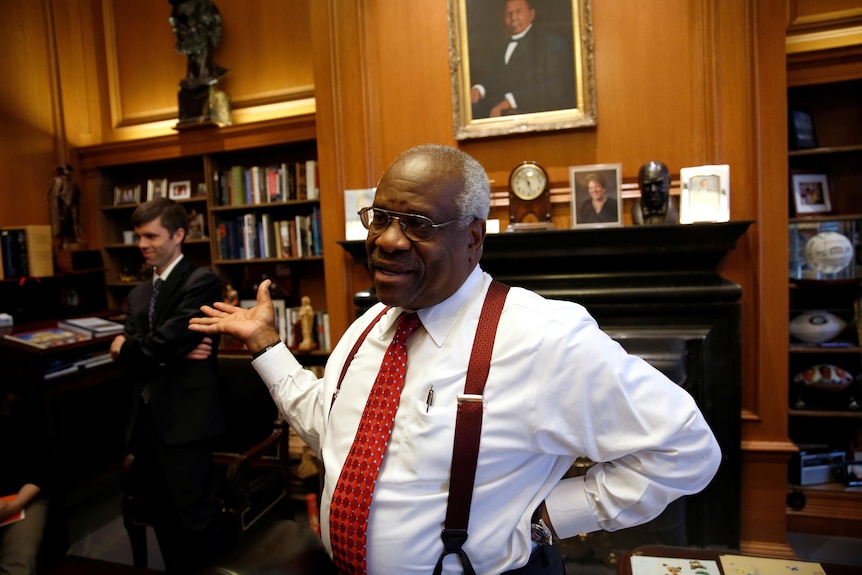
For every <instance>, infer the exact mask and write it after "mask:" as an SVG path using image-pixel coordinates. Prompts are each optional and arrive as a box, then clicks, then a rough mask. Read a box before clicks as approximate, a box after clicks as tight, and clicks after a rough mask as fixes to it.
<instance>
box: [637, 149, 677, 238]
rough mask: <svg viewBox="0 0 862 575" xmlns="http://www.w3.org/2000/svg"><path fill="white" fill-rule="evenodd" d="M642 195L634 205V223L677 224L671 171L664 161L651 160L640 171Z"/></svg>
mask: <svg viewBox="0 0 862 575" xmlns="http://www.w3.org/2000/svg"><path fill="white" fill-rule="evenodd" d="M638 185H639V186H640V190H641V197H640V199H638V200H637V201H636V202H635V203H634V205H632V222H633V223H634V224H636V225H637V224H647V225H650V224H675V223H677V222H679V216H678V215H677V211H676V209H675V208H674V206H673V203H672V201H671V198H670V172H669V171H668V169H667V166H665V165H664V164H663V163H662V162H658V161H655V160H652V161H649V162H647V163H645V164H644V165H642V166H641V168H640V170H639V171H638Z"/></svg>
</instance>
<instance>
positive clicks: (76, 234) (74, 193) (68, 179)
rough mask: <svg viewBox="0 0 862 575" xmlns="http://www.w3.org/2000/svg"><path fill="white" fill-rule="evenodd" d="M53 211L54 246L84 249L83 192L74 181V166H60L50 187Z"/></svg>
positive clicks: (49, 197)
mask: <svg viewBox="0 0 862 575" xmlns="http://www.w3.org/2000/svg"><path fill="white" fill-rule="evenodd" d="M47 197H48V205H49V207H50V210H51V233H52V235H53V237H54V245H55V247H58V248H60V249H64V250H68V249H77V248H81V247H84V233H83V232H84V227H83V226H82V225H81V218H80V210H81V190H80V188H78V184H76V183H75V182H74V180H72V166H70V165H69V164H60V165H58V166H57V168H56V175H55V176H54V178H53V179H52V180H51V183H50V185H49V186H48V196H47Z"/></svg>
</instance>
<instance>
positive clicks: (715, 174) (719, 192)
mask: <svg viewBox="0 0 862 575" xmlns="http://www.w3.org/2000/svg"><path fill="white" fill-rule="evenodd" d="M679 187H680V189H679V195H680V198H679V223H681V224H695V223H699V222H704V223H705V222H727V221H730V165H728V164H718V165H708V166H692V167H687V168H680V170H679Z"/></svg>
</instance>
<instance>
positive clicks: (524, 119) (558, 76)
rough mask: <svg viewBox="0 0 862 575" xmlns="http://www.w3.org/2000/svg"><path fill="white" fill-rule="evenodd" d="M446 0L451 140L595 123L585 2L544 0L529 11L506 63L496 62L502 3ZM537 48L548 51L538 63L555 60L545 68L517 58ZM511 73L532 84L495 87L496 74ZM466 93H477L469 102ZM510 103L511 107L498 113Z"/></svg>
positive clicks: (503, 40)
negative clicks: (529, 23)
mask: <svg viewBox="0 0 862 575" xmlns="http://www.w3.org/2000/svg"><path fill="white" fill-rule="evenodd" d="M448 2H449V63H450V72H451V77H452V95H453V112H454V114H453V116H454V118H453V119H454V136H455V139H456V140H465V139H470V138H482V137H489V136H503V135H508V134H520V133H524V132H539V131H548V130H562V129H570V128H582V127H589V126H595V125H596V88H595V66H594V54H593V32H592V30H593V27H592V14H591V0H548V1H547V2H545V3H543V4H542V5H541V7H540V8H536V9H533V10H532V12H533V18H532V27H531V28H530V29H529V30H528V31H527V32H526V33H525V35H524V37H522V38H519V40H518V48H515V49H514V52H512V54H511V58H510V59H509V62H508V63H507V64H503V60H504V59H505V55H504V54H505V52H506V46H507V45H508V43H509V41H510V38H509V36H510V31H509V30H507V29H506V25H505V24H504V9H503V6H505V4H501V3H497V2H472V1H470V0H448ZM507 20H509V21H511V19H507ZM513 28H514V25H513ZM522 33H523V32H522ZM540 33H541V34H540ZM517 36H518V34H516V37H517ZM519 49H520V50H521V52H520V53H519ZM539 49H542V50H543V51H544V52H545V53H546V54H547V53H548V52H551V51H552V53H553V54H554V56H553V57H545V58H543V59H542V61H547V62H554V63H559V65H557V66H548V67H547V68H546V67H543V66H537V65H535V64H526V63H525V62H523V60H526V59H527V56H528V54H529V52H528V50H530V51H537V50H539ZM519 60H521V61H520V62H519ZM532 61H533V62H534V63H535V62H536V61H537V60H532ZM510 66H511V68H510ZM516 66H517V67H516ZM570 68H571V69H570ZM512 70H517V71H518V73H519V74H520V76H519V79H523V80H524V82H522V83H521V84H520V86H529V87H530V88H532V89H531V90H527V89H526V88H525V89H524V90H520V86H519V87H518V89H513V90H510V89H508V88H509V87H508V86H507V87H503V85H502V83H501V82H500V80H501V78H503V77H504V76H510V75H511V73H510V72H511V71H512ZM503 71H505V74H503V73H502V72H503ZM485 83H487V84H488V86H487V87H485ZM495 85H496V87H495ZM478 86H482V88H479V87H478ZM513 86H514V85H513ZM537 87H541V89H538V90H537V89H535V88H537ZM474 88H475V89H476V90H477V91H476V92H474ZM519 92H520V94H521V99H520V102H519V100H518V95H519ZM474 93H475V94H477V97H478V98H479V99H478V101H476V102H474V98H473V94H474ZM495 94H503V96H502V98H501V97H498V96H496V95H495ZM504 99H505V100H507V101H508V104H507V103H506V102H504V101H503V100H504ZM512 101H514V102H515V104H516V105H517V107H516V108H510V109H509V110H502V111H500V108H504V107H506V106H511V102H512ZM494 102H498V103H497V104H496V105H494ZM497 112H499V113H500V115H499V116H498V115H496V114H497Z"/></svg>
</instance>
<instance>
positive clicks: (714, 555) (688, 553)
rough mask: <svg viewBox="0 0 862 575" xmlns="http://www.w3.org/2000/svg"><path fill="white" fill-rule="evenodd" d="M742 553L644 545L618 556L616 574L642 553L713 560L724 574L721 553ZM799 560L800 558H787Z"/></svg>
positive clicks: (829, 567) (845, 573) (623, 573)
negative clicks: (634, 556) (633, 557)
mask: <svg viewBox="0 0 862 575" xmlns="http://www.w3.org/2000/svg"><path fill="white" fill-rule="evenodd" d="M734 554H735V555H742V553H734V552H732V551H716V550H712V549H699V548H695V547H668V546H663V545H644V546H642V547H638V548H637V549H633V550H631V551H628V552H626V553H625V554H623V556H622V557H620V560H619V562H618V563H617V574H618V575H632V564H631V557H632V555H644V556H647V557H674V558H681V559H700V560H706V561H715V562H716V563H717V564H718V569H719V571H720V572H721V573H723V574H724V575H728V574H725V572H724V569H722V566H721V560H720V559H719V557H720V556H721V555H734ZM788 561H800V560H794V559H791V560H788ZM820 566H821V567H822V568H823V570H824V571H825V572H826V575H851V574H853V575H858V574H859V573H860V571H862V568H860V567H859V566H856V565H843V564H839V563H823V562H821V563H820Z"/></svg>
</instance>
